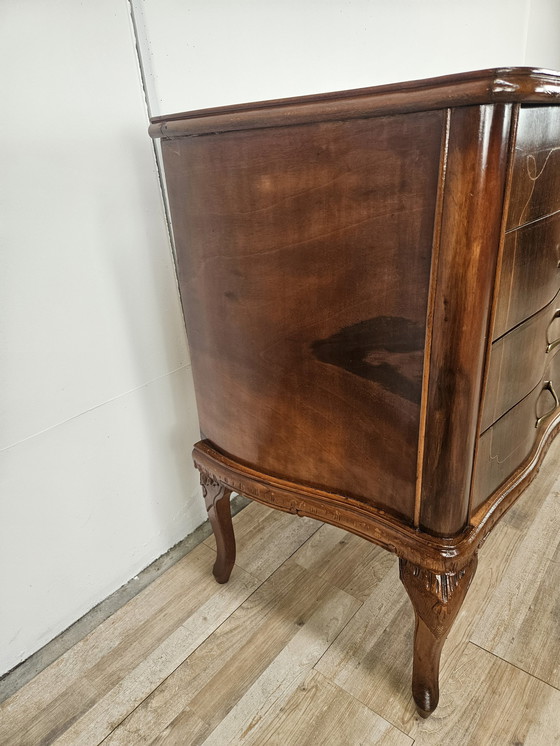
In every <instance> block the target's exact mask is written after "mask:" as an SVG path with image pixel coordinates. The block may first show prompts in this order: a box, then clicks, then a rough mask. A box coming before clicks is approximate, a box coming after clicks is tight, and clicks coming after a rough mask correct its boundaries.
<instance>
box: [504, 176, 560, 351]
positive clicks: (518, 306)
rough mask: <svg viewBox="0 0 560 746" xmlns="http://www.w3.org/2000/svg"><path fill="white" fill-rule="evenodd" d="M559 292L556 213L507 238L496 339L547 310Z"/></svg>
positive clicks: (559, 225)
mask: <svg viewBox="0 0 560 746" xmlns="http://www.w3.org/2000/svg"><path fill="white" fill-rule="evenodd" d="M559 192H560V186H559ZM559 288H560V213H557V214H556V215H553V216H551V217H549V218H546V219H545V220H540V221H539V222H538V223H533V224H532V225H527V226H525V227H524V228H520V229H519V230H516V231H513V232H512V233H508V234H507V235H506V239H505V244H504V253H503V259H502V271H501V279H500V287H499V290H498V304H497V308H496V318H495V321H494V333H493V338H494V339H497V338H498V337H501V336H502V334H505V333H506V332H507V331H509V329H512V328H513V327H514V326H516V325H517V324H520V323H521V322H522V321H524V320H525V319H527V318H529V316H531V315H532V314H534V313H536V312H537V311H538V310H539V309H541V308H543V307H544V306H546V304H547V303H549V302H550V300H551V299H552V298H554V296H555V295H556V293H557V292H558V289H559Z"/></svg>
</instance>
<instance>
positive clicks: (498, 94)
mask: <svg viewBox="0 0 560 746" xmlns="http://www.w3.org/2000/svg"><path fill="white" fill-rule="evenodd" d="M519 101H524V102H535V103H549V104H550V103H552V102H554V101H557V102H558V101H560V83H559V80H558V74H557V73H554V72H552V71H550V70H539V69H534V68H522V67H518V68H511V67H502V68H494V69H490V70H477V71H475V72H469V73H458V74H456V75H445V76H441V77H438V78H428V79H426V80H409V81H407V82H404V83H394V84H390V85H382V86H375V87H373V88H357V89H354V90H349V91H337V92H335V93H321V94H318V95H313V96H298V97H297V98H286V99H280V100H276V101H274V100H273V101H257V102H254V103H250V104H237V105H233V106H224V107H216V108H212V109H201V110H198V111H187V112H181V113H178V114H172V115H166V116H161V117H155V118H154V119H152V125H151V127H150V135H151V136H152V137H158V138H159V137H161V138H177V137H188V136H193V135H200V134H208V133H213V134H216V133H219V132H230V131H233V130H248V129H260V128H263V127H286V126H292V125H294V124H307V123H313V122H325V121H333V120H335V121H337V120H348V119H355V118H356V119H361V118H363V117H378V116H385V115H387V114H401V113H405V112H416V111H430V110H434V109H443V108H446V107H457V106H472V105H477V104H488V103H510V102H519Z"/></svg>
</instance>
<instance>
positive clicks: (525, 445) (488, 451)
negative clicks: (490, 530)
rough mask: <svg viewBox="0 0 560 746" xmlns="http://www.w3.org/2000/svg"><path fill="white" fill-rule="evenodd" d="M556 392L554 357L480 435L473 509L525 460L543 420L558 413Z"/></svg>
mask: <svg viewBox="0 0 560 746" xmlns="http://www.w3.org/2000/svg"><path fill="white" fill-rule="evenodd" d="M541 354H542V352H541ZM543 357H545V355H543ZM556 392H558V393H560V355H558V354H556V355H554V356H553V357H552V359H550V360H548V361H547V366H546V368H545V371H544V374H543V376H542V380H541V381H540V382H539V384H538V385H537V386H536V387H535V388H534V389H533V390H532V391H531V392H530V393H529V394H528V395H527V396H526V397H525V398H524V399H523V400H522V401H520V402H519V404H517V405H516V406H515V407H513V409H511V410H510V411H509V412H507V414H505V415H504V416H503V417H501V418H500V419H499V420H498V421H497V422H496V423H495V424H494V425H492V427H490V428H489V429H488V430H487V431H486V432H485V433H483V434H482V435H481V437H480V443H479V455H478V461H477V470H476V475H475V480H474V485H473V506H474V508H475V509H476V507H478V506H480V505H482V504H483V502H484V501H485V500H486V499H487V498H488V497H489V496H490V495H492V493H493V492H494V491H495V490H496V489H497V488H498V487H499V486H500V485H501V484H502V483H503V482H504V480H505V479H506V478H507V477H509V476H510V475H511V474H512V473H514V471H515V470H516V469H517V467H518V466H519V465H520V464H521V463H522V462H523V461H524V459H526V458H527V456H528V455H529V453H530V452H531V449H532V448H533V445H534V443H535V441H537V440H538V439H539V438H540V437H541V433H542V432H544V426H545V423H546V421H547V420H549V419H550V417H557V416H558V415H559V414H560V409H559V404H558V401H557V399H556V398H555V397H556Z"/></svg>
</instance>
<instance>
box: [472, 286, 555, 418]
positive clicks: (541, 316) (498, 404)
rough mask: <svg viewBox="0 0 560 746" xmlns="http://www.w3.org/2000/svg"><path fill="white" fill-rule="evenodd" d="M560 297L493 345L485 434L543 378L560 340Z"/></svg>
mask: <svg viewBox="0 0 560 746" xmlns="http://www.w3.org/2000/svg"><path fill="white" fill-rule="evenodd" d="M558 304H560V294H559V295H557V296H556V298H555V299H554V300H553V301H552V302H551V303H549V304H548V306H546V307H545V308H543V309H542V311H539V312H538V313H536V314H535V315H534V316H531V318H529V319H527V321H525V322H524V323H523V324H520V325H519V326H517V327H516V328H515V329H513V330H512V331H510V332H509V333H508V334H506V335H505V336H503V337H501V338H500V339H498V340H497V341H496V342H494V344H493V345H492V349H491V352H490V363H489V372H488V380H487V384H486V394H485V405H484V411H483V416H482V421H481V427H480V429H481V431H484V430H486V429H487V428H488V427H490V425H492V423H493V422H495V421H496V420H497V419H499V418H500V417H501V416H502V415H503V414H505V413H506V412H507V411H508V410H509V409H511V408H512V407H513V406H515V404H517V402H519V401H521V399H523V398H524V397H525V396H526V395H527V394H528V393H529V392H530V391H532V389H534V388H535V386H537V385H538V383H539V381H540V380H541V379H542V377H543V373H544V369H545V367H546V366H547V365H548V363H549V353H548V352H547V350H548V349H549V348H554V343H555V341H556V340H559V339H560V318H559V317H560V310H559V307H558Z"/></svg>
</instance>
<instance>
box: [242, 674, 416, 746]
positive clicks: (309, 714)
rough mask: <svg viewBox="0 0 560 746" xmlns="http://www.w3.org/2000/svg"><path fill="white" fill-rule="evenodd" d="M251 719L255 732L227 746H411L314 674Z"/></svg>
mask: <svg viewBox="0 0 560 746" xmlns="http://www.w3.org/2000/svg"><path fill="white" fill-rule="evenodd" d="M257 718H258V720H257ZM254 720H255V721H256V727H254V728H253V729H251V730H250V731H248V732H245V733H244V734H243V736H242V738H241V740H239V741H235V742H232V743H242V744H247V746H249V744H251V745H253V746H260V745H261V744H264V743H267V744H278V746H280V744H282V746H283V745H284V744H285V745H286V746H300V744H302V745H304V744H307V745H308V746H317V744H323V745H324V746H327V744H332V743H333V738H335V739H336V743H337V746H356V744H360V745H363V746H366V745H368V744H371V746H374V744H375V746H407V745H409V746H412V743H413V742H412V739H411V738H410V737H409V736H407V735H405V734H404V733H402V732H401V731H399V730H398V729H397V728H394V727H393V726H391V725H390V724H389V723H388V722H387V721H386V720H383V719H382V718H380V717H379V716H378V715H376V714H375V713H373V712H372V711H371V710H370V709H369V708H368V707H366V706H365V705H363V704H362V703H361V702H359V700H357V699H355V698H354V697H352V695H350V694H348V693H347V692H345V691H344V690H342V689H340V688H339V687H337V686H336V685H335V684H333V683H332V682H330V681H329V680H328V679H326V678H325V677H324V676H321V674H320V673H318V672H317V671H315V670H312V671H311V672H310V673H309V674H308V676H307V677H306V678H305V679H304V681H303V682H302V683H301V684H300V685H299V686H298V687H297V688H295V689H294V690H293V691H291V690H290V691H288V693H287V695H286V696H284V697H280V698H279V699H278V700H277V701H276V702H275V703H274V705H273V706H272V707H269V708H268V709H266V710H265V711H264V712H263V713H262V715H261V713H259V714H258V715H257V716H256V717H255V718H254ZM335 734H336V735H335Z"/></svg>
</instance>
